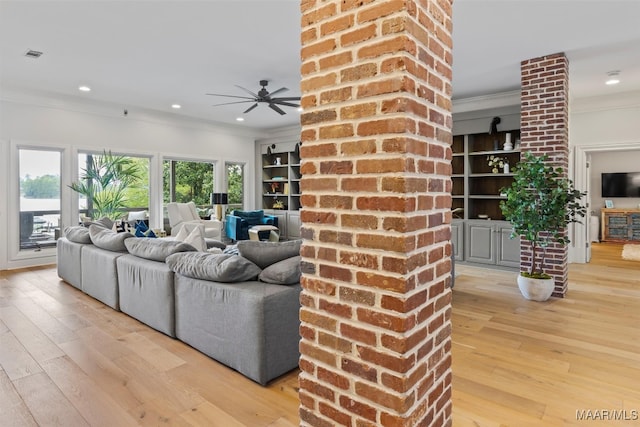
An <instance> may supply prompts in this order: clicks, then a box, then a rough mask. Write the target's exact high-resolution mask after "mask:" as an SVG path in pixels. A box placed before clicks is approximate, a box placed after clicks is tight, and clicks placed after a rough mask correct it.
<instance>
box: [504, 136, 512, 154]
mask: <svg viewBox="0 0 640 427" xmlns="http://www.w3.org/2000/svg"><path fill="white" fill-rule="evenodd" d="M502 148H503V149H504V151H511V150H513V144H512V143H511V134H510V133H507V134H506V135H505V137H504V145H503V147H502Z"/></svg>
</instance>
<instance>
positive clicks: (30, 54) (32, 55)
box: [24, 49, 42, 59]
mask: <svg viewBox="0 0 640 427" xmlns="http://www.w3.org/2000/svg"><path fill="white" fill-rule="evenodd" d="M24 56H26V57H27V58H33V59H38V58H40V57H41V56H42V52H38V51H37V50H31V49H29V50H28V51H26V52H25V54H24Z"/></svg>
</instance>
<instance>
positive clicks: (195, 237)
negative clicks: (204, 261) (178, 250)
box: [183, 228, 207, 252]
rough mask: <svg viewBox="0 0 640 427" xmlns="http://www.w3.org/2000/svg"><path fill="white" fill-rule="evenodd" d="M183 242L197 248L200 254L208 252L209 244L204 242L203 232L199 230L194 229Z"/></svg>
mask: <svg viewBox="0 0 640 427" xmlns="http://www.w3.org/2000/svg"><path fill="white" fill-rule="evenodd" d="M183 241H184V242H185V243H188V244H190V245H191V246H193V247H194V248H196V250H197V251H198V252H205V251H206V250H207V244H206V243H205V241H204V236H203V235H202V230H200V229H199V228H194V229H193V230H192V231H191V233H189V235H188V236H187V237H186V238H185V239H184V240H183Z"/></svg>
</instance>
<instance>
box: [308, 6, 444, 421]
mask: <svg viewBox="0 0 640 427" xmlns="http://www.w3.org/2000/svg"><path fill="white" fill-rule="evenodd" d="M301 5H302V50H301V55H302V82H301V91H302V100H301V103H302V106H303V107H304V109H305V111H304V113H303V114H302V117H301V124H302V135H301V140H302V147H301V150H300V154H301V158H302V165H301V172H302V175H303V176H302V181H301V189H302V197H301V202H302V210H301V218H302V236H303V238H304V243H303V246H302V250H301V253H302V270H303V276H302V285H303V292H302V295H301V302H302V309H301V311H300V318H301V321H302V325H301V329H300V330H301V335H302V341H301V343H300V350H301V353H302V356H301V359H300V369H301V373H300V378H299V380H300V418H301V424H302V425H304V426H314V427H330V426H336V425H342V426H351V427H373V426H394V427H401V426H407V427H408V426H417V425H420V426H448V425H451V400H450V399H451V368H450V365H451V354H450V350H451V339H450V334H451V322H450V317H451V292H450V287H449V284H450V277H451V274H450V271H451V261H450V256H451V244H450V235H451V230H450V220H451V213H450V206H451V180H450V176H451V147H450V145H451V125H452V119H451V112H450V111H451V83H450V82H451V58H452V56H451V55H452V54H451V0H420V1H412V0H407V1H396V0H389V1H371V0H369V1H367V0H365V1H363V0H358V1H356V0H325V1H315V0H308V1H302V2H301Z"/></svg>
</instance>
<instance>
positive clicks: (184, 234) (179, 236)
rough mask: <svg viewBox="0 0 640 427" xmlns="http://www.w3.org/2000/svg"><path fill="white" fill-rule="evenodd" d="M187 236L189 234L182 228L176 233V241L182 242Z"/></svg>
mask: <svg viewBox="0 0 640 427" xmlns="http://www.w3.org/2000/svg"><path fill="white" fill-rule="evenodd" d="M187 236H189V232H188V231H187V228H186V227H182V228H181V229H180V231H178V234H176V240H178V241H180V242H183V241H184V239H186V238H187Z"/></svg>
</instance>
